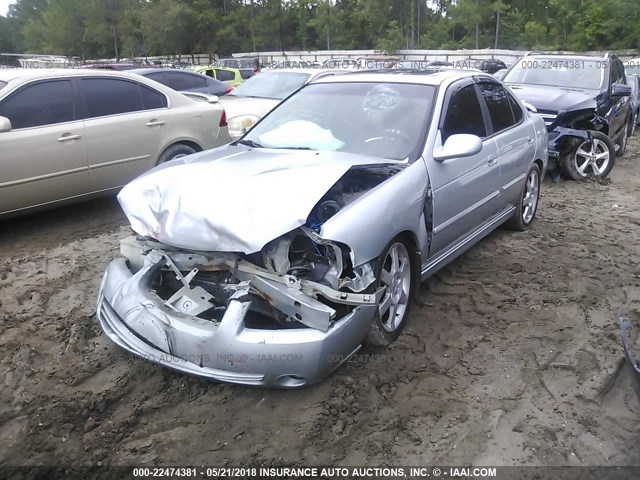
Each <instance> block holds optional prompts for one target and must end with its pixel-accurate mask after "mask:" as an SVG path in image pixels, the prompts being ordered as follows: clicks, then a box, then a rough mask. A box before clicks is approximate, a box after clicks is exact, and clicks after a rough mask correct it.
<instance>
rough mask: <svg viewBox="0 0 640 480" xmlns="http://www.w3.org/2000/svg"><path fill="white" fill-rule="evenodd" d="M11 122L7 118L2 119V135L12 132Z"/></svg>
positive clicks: (0, 124) (0, 121)
mask: <svg viewBox="0 0 640 480" xmlns="http://www.w3.org/2000/svg"><path fill="white" fill-rule="evenodd" d="M11 128H13V127H11V120H9V119H8V118H7V117H0V133H3V132H10V131H11Z"/></svg>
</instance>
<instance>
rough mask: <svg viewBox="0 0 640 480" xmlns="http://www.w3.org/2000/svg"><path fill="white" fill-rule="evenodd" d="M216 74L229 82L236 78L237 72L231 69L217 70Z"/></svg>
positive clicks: (222, 80)
mask: <svg viewBox="0 0 640 480" xmlns="http://www.w3.org/2000/svg"><path fill="white" fill-rule="evenodd" d="M216 76H217V77H218V80H220V81H221V82H227V81H229V80H234V79H235V78H236V75H235V73H234V72H230V71H229V70H216Z"/></svg>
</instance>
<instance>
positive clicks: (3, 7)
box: [0, 0, 16, 16]
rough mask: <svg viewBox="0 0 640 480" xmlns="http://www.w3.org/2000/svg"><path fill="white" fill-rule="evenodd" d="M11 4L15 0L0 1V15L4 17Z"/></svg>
mask: <svg viewBox="0 0 640 480" xmlns="http://www.w3.org/2000/svg"><path fill="white" fill-rule="evenodd" d="M12 3H16V0H0V15H4V16H6V15H7V11H8V10H9V5H10V4H12Z"/></svg>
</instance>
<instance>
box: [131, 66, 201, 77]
mask: <svg viewBox="0 0 640 480" xmlns="http://www.w3.org/2000/svg"><path fill="white" fill-rule="evenodd" d="M129 72H131V73H137V74H138V75H146V74H148V73H156V72H187V73H189V74H192V75H198V74H197V73H196V72H194V71H192V70H186V69H181V68H170V67H166V68H153V67H149V68H134V69H133V70H129Z"/></svg>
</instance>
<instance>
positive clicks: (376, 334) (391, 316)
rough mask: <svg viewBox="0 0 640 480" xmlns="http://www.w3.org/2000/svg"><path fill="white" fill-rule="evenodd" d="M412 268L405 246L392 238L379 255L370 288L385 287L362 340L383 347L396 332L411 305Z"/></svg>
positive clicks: (395, 336) (390, 341)
mask: <svg viewBox="0 0 640 480" xmlns="http://www.w3.org/2000/svg"><path fill="white" fill-rule="evenodd" d="M413 269H414V265H413V262H412V260H411V254H410V253H409V249H407V246H406V245H405V243H404V242H403V241H402V240H401V239H399V238H397V237H396V238H395V239H393V240H392V241H391V242H390V243H389V245H387V247H386V248H385V250H384V252H383V254H382V255H380V261H379V262H378V267H377V271H376V274H377V275H376V278H377V280H376V281H375V282H374V287H375V290H377V289H378V288H380V287H381V286H384V287H386V289H385V291H384V293H383V295H382V298H381V299H380V302H379V303H378V308H377V310H376V313H375V315H374V317H373V320H372V322H371V326H370V327H369V331H368V332H367V336H366V338H365V340H364V343H366V344H368V345H377V346H387V345H390V344H391V343H392V342H393V341H394V340H395V339H396V338H398V336H399V335H400V332H401V331H402V329H403V328H404V325H405V323H406V320H407V317H408V316H409V310H410V308H411V298H412V295H411V294H412V289H413V287H414V286H413V279H414V277H413Z"/></svg>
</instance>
